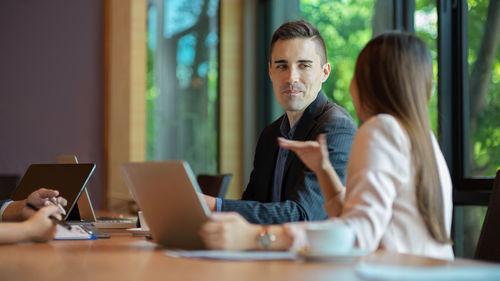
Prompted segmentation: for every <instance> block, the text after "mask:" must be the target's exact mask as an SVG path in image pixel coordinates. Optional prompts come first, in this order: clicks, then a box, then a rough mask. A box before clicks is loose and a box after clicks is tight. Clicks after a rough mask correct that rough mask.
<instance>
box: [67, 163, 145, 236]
mask: <svg viewBox="0 0 500 281" xmlns="http://www.w3.org/2000/svg"><path fill="white" fill-rule="evenodd" d="M57 163H61V164H63V163H74V164H76V163H78V159H77V158H76V155H60V156H58V157H57ZM74 212H76V213H78V214H77V215H74V218H73V219H77V220H78V219H80V220H82V221H84V222H92V225H93V226H95V227H97V228H131V227H135V226H136V224H137V220H136V219H123V218H110V219H100V218H97V217H96V215H95V212H94V208H93V206H92V201H91V200H90V196H89V193H88V192H87V188H84V190H83V191H82V194H81V195H80V198H79V199H78V202H77V206H76V207H75V211H74ZM84 227H85V228H86V227H89V226H88V225H85V226H84ZM94 232H96V231H95V230H94ZM108 237H109V236H108ZM100 238H101V237H100Z"/></svg>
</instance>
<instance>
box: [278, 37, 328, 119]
mask: <svg viewBox="0 0 500 281" xmlns="http://www.w3.org/2000/svg"><path fill="white" fill-rule="evenodd" d="M328 75H330V64H329V63H325V64H324V65H321V60H320V55H319V54H318V47H317V45H316V42H314V41H313V40H312V39H310V38H294V39H288V40H278V41H276V43H275V44H274V47H273V51H272V53H271V62H269V76H270V77H271V81H272V82H273V88H274V95H275V96H276V99H277V100H278V103H279V104H280V105H281V107H282V108H283V109H284V110H285V111H287V112H290V113H300V112H303V111H304V110H305V109H306V108H307V107H308V106H309V104H311V103H312V102H313V101H314V99H316V96H317V95H318V92H319V91H320V90H321V85H322V83H323V82H325V81H326V79H327V78H328Z"/></svg>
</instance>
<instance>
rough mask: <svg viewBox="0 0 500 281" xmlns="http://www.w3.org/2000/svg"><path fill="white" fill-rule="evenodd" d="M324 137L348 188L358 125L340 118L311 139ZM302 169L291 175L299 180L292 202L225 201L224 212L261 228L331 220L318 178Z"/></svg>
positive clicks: (293, 189) (292, 193)
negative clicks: (297, 222)
mask: <svg viewBox="0 0 500 281" xmlns="http://www.w3.org/2000/svg"><path fill="white" fill-rule="evenodd" d="M322 133H324V134H327V143H328V152H329V154H330V161H331V162H332V165H333V167H334V168H335V170H336V171H337V173H338V175H339V177H340V179H341V181H342V183H344V184H345V175H346V166H347V161H348V159H349V154H350V151H351V145H352V141H353V138H354V134H355V133H356V125H355V123H354V122H353V121H352V119H350V118H336V119H333V120H331V121H329V122H326V123H324V125H323V126H319V127H318V128H317V130H316V131H315V132H313V134H312V137H311V139H316V137H317V135H318V134H322ZM290 153H292V152H290ZM299 162H300V160H299ZM299 165H300V167H299V168H297V170H296V171H298V172H297V173H296V174H295V175H291V176H292V177H294V176H296V182H295V184H294V185H293V187H292V190H291V192H290V196H288V198H287V199H288V200H285V201H283V202H270V203H261V202H259V201H251V200H223V201H222V211H235V212H238V213H240V214H241V215H242V216H243V217H244V218H245V219H247V220H248V221H249V222H251V223H258V224H281V223H286V222H292V221H306V220H324V219H326V218H327V217H328V216H327V214H326V212H325V210H324V209H323V204H324V203H325V199H324V198H323V194H322V192H321V188H320V186H319V183H318V180H317V178H316V175H315V174H314V173H313V172H312V171H310V170H308V169H307V167H305V165H304V164H303V163H302V162H300V164H299ZM284 180H285V179H284ZM286 180H290V179H286Z"/></svg>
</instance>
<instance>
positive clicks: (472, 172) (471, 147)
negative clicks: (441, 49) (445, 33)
mask: <svg viewBox="0 0 500 281" xmlns="http://www.w3.org/2000/svg"><path fill="white" fill-rule="evenodd" d="M467 3H468V29H469V31H468V36H469V37H468V42H469V60H468V63H469V95H470V104H469V112H470V127H469V130H470V131H469V136H466V138H467V137H468V138H469V143H468V147H466V148H465V150H466V152H465V155H466V157H468V158H469V161H468V164H467V165H466V167H465V173H466V175H467V176H471V177H493V176H495V172H496V170H497V169H499V168H500V126H499V124H500V122H499V120H500V48H499V40H498V38H499V37H498V30H500V26H499V25H500V21H498V20H495V18H498V17H500V4H499V2H498V1H488V0H468V1H467Z"/></svg>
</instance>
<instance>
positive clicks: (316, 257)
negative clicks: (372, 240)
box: [298, 249, 370, 263]
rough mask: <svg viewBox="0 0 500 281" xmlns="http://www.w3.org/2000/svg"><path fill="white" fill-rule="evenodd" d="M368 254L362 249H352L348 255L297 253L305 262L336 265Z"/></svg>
mask: <svg viewBox="0 0 500 281" xmlns="http://www.w3.org/2000/svg"><path fill="white" fill-rule="evenodd" d="M369 253H370V252H369V251H367V250H363V249H352V250H351V251H350V252H349V253H345V254H325V253H309V252H308V251H307V250H306V251H299V253H298V256H299V257H301V258H303V259H304V260H306V261H325V262H337V263H350V262H353V261H354V260H356V259H357V258H359V257H362V256H365V255H367V254H369Z"/></svg>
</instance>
